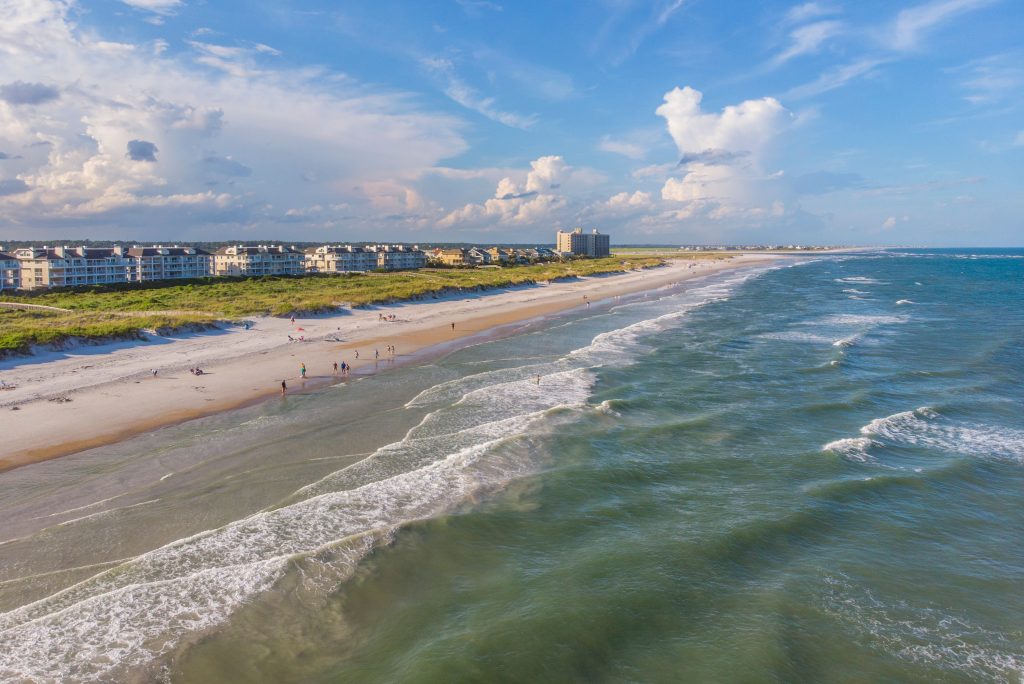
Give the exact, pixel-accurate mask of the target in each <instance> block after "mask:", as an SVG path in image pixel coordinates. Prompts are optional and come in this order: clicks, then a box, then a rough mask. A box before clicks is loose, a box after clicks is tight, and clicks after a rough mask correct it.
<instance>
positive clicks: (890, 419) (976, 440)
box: [860, 406, 1024, 463]
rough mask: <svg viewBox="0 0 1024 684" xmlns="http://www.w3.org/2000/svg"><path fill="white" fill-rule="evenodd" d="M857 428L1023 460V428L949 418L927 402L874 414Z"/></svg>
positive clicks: (907, 441) (895, 440) (893, 439)
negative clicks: (903, 409) (896, 410)
mask: <svg viewBox="0 0 1024 684" xmlns="http://www.w3.org/2000/svg"><path fill="white" fill-rule="evenodd" d="M860 432H861V434H862V435H865V436H869V437H876V438H881V439H884V440H886V441H887V442H890V443H892V444H896V445H908V446H919V447H925V448H932V449H937V450H940V451H946V452H951V453H958V454H964V455H968V456H976V457H981V458H994V459H997V460H1008V461H1017V462H1022V463H1024V431H1022V430H1016V429H1013V428H1008V427H1003V426H995V425H984V424H981V423H965V422H957V421H950V420H947V419H945V418H944V417H943V416H941V415H940V414H938V413H936V412H935V411H934V410H932V409H931V408H929V407H927V406H922V407H920V408H917V409H914V410H913V411H903V412H900V413H894V414H893V415H891V416H886V417H885V418H877V419H875V420H872V421H871V422H870V423H868V424H867V425H865V426H864V427H862V428H861V429H860Z"/></svg>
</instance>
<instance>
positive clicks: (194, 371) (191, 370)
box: [188, 366, 204, 375]
mask: <svg viewBox="0 0 1024 684" xmlns="http://www.w3.org/2000/svg"><path fill="white" fill-rule="evenodd" d="M188 372H189V373H191V374H192V375H202V374H203V372H204V371H203V369H202V368H200V367H199V366H196V367H195V368H189V369H188Z"/></svg>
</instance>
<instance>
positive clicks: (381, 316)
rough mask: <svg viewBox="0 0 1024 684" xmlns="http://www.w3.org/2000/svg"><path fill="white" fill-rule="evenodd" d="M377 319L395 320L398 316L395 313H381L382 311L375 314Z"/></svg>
mask: <svg viewBox="0 0 1024 684" xmlns="http://www.w3.org/2000/svg"><path fill="white" fill-rule="evenodd" d="M377 320H378V321H397V320H398V316H396V315H395V314H382V313H379V314H377Z"/></svg>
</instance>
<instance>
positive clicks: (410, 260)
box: [372, 245, 427, 271]
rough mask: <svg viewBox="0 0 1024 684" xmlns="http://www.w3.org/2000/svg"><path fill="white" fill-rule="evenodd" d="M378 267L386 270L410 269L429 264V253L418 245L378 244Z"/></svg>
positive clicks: (376, 247)
mask: <svg viewBox="0 0 1024 684" xmlns="http://www.w3.org/2000/svg"><path fill="white" fill-rule="evenodd" d="M372 249H374V250H375V251H376V252H377V268H381V269H384V270H385V271H408V270H411V269H416V268H423V267H424V266H426V265H427V253H426V252H424V251H423V250H422V249H420V248H419V247H417V246H416V245H411V246H410V245H376V246H374V247H373V248H372Z"/></svg>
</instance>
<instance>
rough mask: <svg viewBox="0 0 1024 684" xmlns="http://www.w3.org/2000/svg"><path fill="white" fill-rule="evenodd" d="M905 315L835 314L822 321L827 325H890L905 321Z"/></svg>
mask: <svg viewBox="0 0 1024 684" xmlns="http://www.w3.org/2000/svg"><path fill="white" fill-rule="evenodd" d="M906 320H907V319H906V318H905V317H904V316H888V315H884V314H879V315H870V314H833V315H831V316H826V317H825V318H823V319H821V321H820V323H824V324H826V325H849V326H872V327H873V326H878V325H890V324H893V323H905V322H906Z"/></svg>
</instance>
